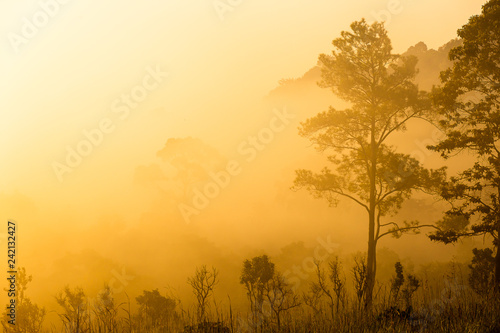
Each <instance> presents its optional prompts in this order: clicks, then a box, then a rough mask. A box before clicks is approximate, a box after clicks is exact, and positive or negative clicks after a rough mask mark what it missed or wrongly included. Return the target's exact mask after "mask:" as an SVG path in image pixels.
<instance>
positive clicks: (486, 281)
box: [469, 248, 495, 295]
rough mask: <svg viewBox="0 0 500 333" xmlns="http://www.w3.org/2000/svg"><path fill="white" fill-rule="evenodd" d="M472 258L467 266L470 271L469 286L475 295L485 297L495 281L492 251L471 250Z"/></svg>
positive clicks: (487, 249)
mask: <svg viewBox="0 0 500 333" xmlns="http://www.w3.org/2000/svg"><path fill="white" fill-rule="evenodd" d="M472 253H473V254H474V257H473V258H472V262H471V264H470V265H469V268H470V269H471V272H470V276H469V286H470V287H471V288H472V290H474V291H475V292H476V293H478V294H480V295H486V294H487V293H488V292H490V291H491V290H492V289H493V286H494V281H495V274H494V271H495V258H494V257H493V251H492V250H491V249H489V248H486V249H482V250H481V249H473V250H472Z"/></svg>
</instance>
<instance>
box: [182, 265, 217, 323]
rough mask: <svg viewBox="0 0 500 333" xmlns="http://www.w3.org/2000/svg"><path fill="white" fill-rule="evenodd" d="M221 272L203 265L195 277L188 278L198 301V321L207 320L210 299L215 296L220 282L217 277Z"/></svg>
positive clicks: (197, 269) (197, 270)
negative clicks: (214, 293)
mask: <svg viewBox="0 0 500 333" xmlns="http://www.w3.org/2000/svg"><path fill="white" fill-rule="evenodd" d="M218 275H219V272H218V271H217V269H215V268H214V267H212V269H211V270H208V269H207V266H205V265H203V266H201V268H196V272H195V274H194V276H192V277H189V278H188V283H189V284H190V285H191V287H192V288H193V293H194V295H195V296H196V300H197V301H198V321H200V322H203V321H204V320H205V315H206V309H207V305H208V298H209V297H210V296H211V295H212V294H213V291H214V288H215V286H216V285H217V283H218V282H219V281H218V280H217V276H218Z"/></svg>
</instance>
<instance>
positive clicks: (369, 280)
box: [365, 112, 377, 310]
mask: <svg viewBox="0 0 500 333" xmlns="http://www.w3.org/2000/svg"><path fill="white" fill-rule="evenodd" d="M374 113H375V112H374ZM370 141H371V142H370V146H371V147H370V148H371V156H370V164H371V169H370V175H369V177H370V207H369V208H370V209H369V213H368V214H369V219H368V224H369V225H368V254H367V258H366V284H365V308H366V310H369V309H371V306H372V298H373V287H374V286H375V272H376V267H375V256H376V242H375V210H376V201H375V200H376V195H377V192H376V180H377V179H376V178H377V147H376V141H375V115H373V116H372V130H371V140H370Z"/></svg>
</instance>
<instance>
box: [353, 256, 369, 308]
mask: <svg viewBox="0 0 500 333" xmlns="http://www.w3.org/2000/svg"><path fill="white" fill-rule="evenodd" d="M367 274H368V273H367V268H366V256H362V255H355V256H354V266H353V267H352V277H353V279H354V291H355V292H356V298H357V299H358V306H361V300H362V299H363V295H364V293H365V291H366V283H367Z"/></svg>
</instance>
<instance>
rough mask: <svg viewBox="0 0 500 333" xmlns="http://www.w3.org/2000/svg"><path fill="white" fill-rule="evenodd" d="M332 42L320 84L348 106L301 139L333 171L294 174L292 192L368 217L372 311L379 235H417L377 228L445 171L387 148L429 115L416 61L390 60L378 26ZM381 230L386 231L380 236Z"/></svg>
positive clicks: (412, 225)
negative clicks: (353, 207) (343, 203)
mask: <svg viewBox="0 0 500 333" xmlns="http://www.w3.org/2000/svg"><path fill="white" fill-rule="evenodd" d="M351 29H352V32H348V31H343V32H342V33H341V37H340V38H337V39H335V40H334V41H333V46H334V51H333V52H332V55H325V54H321V55H320V57H319V61H320V64H321V66H322V81H321V82H320V85H321V86H322V87H325V88H331V89H332V91H333V92H334V93H335V94H337V95H338V96H339V97H340V98H342V99H344V100H345V101H347V102H349V103H350V104H351V107H349V108H347V109H345V110H336V109H334V108H333V107H330V108H329V110H328V111H326V112H322V113H320V114H318V115H317V116H315V117H313V118H310V119H308V120H306V121H305V122H303V123H302V124H301V127H300V135H302V136H304V137H307V138H309V139H310V140H311V141H312V142H313V143H314V144H315V145H316V148H317V149H318V150H319V151H321V152H323V151H326V150H331V151H333V152H334V154H332V155H330V156H328V159H329V161H330V162H331V163H332V164H333V166H334V167H335V170H334V171H331V170H330V169H329V168H324V169H323V170H322V171H321V173H318V174H315V173H313V172H311V171H309V170H297V171H296V174H297V175H296V179H295V185H294V188H302V187H304V188H306V189H307V190H309V191H310V192H311V193H312V194H313V195H314V196H315V197H317V198H325V199H327V200H328V201H329V203H330V204H331V205H337V204H338V201H339V198H346V199H349V200H352V201H354V202H355V203H357V204H358V205H360V206H361V207H362V208H363V209H364V210H365V211H366V212H367V215H368V255H367V261H366V279H367V280H366V284H365V290H364V296H365V304H366V306H367V307H370V306H371V302H372V293H373V287H374V283H375V273H376V246H377V242H378V240H379V239H380V238H381V237H383V236H385V235H395V236H400V235H401V233H402V232H406V231H409V230H417V229H418V228H419V225H418V222H417V221H410V222H406V223H405V225H404V226H400V225H398V224H396V223H394V222H385V223H383V222H382V218H384V217H386V216H388V215H391V214H394V213H396V212H397V211H398V210H399V209H400V207H401V205H402V203H403V202H404V200H405V199H407V198H409V197H410V195H411V194H412V192H413V191H414V190H428V189H429V188H430V187H431V185H432V184H433V183H435V182H436V181H437V179H438V178H441V177H442V176H443V173H444V169H440V170H438V171H428V170H426V169H424V168H423V167H422V166H421V164H420V163H419V162H418V161H417V160H416V159H414V158H412V157H410V156H408V155H405V154H401V153H396V151H395V149H394V148H393V147H392V146H389V145H387V140H388V138H390V137H391V135H392V134H394V133H396V132H399V131H404V130H405V129H406V126H407V123H408V122H409V121H410V120H411V119H413V118H419V117H423V116H424V112H425V111H426V110H428V108H429V104H430V103H429V102H428V98H427V97H426V94H425V93H423V92H421V91H419V90H418V87H417V86H416V85H415V83H414V82H413V81H414V78H415V75H416V69H415V66H416V63H417V59H416V58H415V57H402V56H399V55H396V54H393V53H392V46H391V41H390V39H389V37H388V36H387V31H386V30H385V29H384V26H383V23H377V22H376V23H373V24H372V25H368V24H367V23H366V22H365V20H362V21H359V22H354V23H352V24H351ZM384 228H385V229H384Z"/></svg>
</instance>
